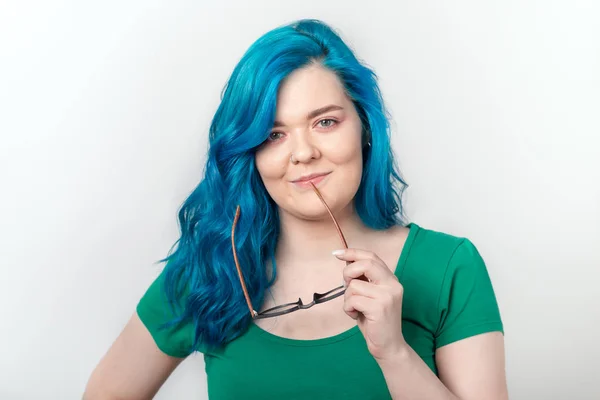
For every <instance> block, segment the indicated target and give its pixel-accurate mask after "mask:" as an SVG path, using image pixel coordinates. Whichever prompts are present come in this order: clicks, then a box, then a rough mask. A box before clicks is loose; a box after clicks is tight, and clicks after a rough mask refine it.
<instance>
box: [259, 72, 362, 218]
mask: <svg viewBox="0 0 600 400" xmlns="http://www.w3.org/2000/svg"><path fill="white" fill-rule="evenodd" d="M361 136H362V124H361V121H360V118H359V116H358V114H357V112H356V109H355V108H354V105H353V103H352V101H351V100H350V99H349V98H348V96H347V95H346V93H345V91H344V87H343V86H342V83H341V82H340V80H339V79H338V78H337V76H336V75H335V74H334V73H333V72H331V71H329V70H327V69H325V68H323V67H321V66H318V65H311V66H309V67H306V68H302V69H299V70H296V71H294V72H293V73H292V74H290V75H289V76H288V77H287V79H286V80H284V81H283V82H282V84H281V87H280V89H279V93H278V96H277V112H276V117H275V124H274V126H273V129H272V130H271V134H270V135H269V138H268V140H267V141H266V142H265V143H264V144H263V145H262V146H261V147H260V148H259V149H258V151H257V153H256V167H257V169H258V172H259V174H260V176H261V178H262V181H263V183H264V185H265V187H266V189H267V191H268V193H269V195H270V196H271V197H272V198H273V200H274V201H275V202H276V203H277V205H278V206H279V208H280V211H281V212H283V211H285V212H288V213H290V214H292V215H295V216H297V217H300V218H304V219H317V218H322V217H323V214H325V213H326V211H325V209H324V208H323V204H322V203H321V202H320V200H319V198H318V197H317V196H316V195H315V193H314V192H313V190H312V187H311V186H310V184H309V181H312V182H313V183H314V184H315V185H316V186H317V188H318V189H319V191H320V192H321V194H322V195H323V197H324V198H325V201H326V202H327V204H328V205H329V207H330V208H331V209H332V210H333V211H339V210H341V209H343V208H345V207H346V206H347V205H348V204H350V203H351V202H352V200H353V198H354V195H355V194H356V191H357V190H358V186H359V185H360V181H361V176H362V167H363V162H362V140H361ZM291 156H293V161H292V160H291V159H290V157H291Z"/></svg>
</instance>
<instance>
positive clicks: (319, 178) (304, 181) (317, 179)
mask: <svg viewBox="0 0 600 400" xmlns="http://www.w3.org/2000/svg"><path fill="white" fill-rule="evenodd" d="M329 174H330V172H328V173H326V174H322V175H316V176H314V177H312V178H309V179H302V180H297V181H294V182H292V183H293V184H294V185H296V186H298V187H301V188H310V187H311V186H310V183H311V182H312V183H313V184H314V185H318V184H319V183H320V182H321V181H323V179H325V178H327V176H329Z"/></svg>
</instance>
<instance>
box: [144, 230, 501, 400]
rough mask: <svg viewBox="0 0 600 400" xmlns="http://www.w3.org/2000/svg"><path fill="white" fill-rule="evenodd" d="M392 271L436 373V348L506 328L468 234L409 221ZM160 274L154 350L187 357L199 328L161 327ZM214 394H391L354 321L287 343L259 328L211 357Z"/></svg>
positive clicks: (413, 333)
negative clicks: (344, 327)
mask: <svg viewBox="0 0 600 400" xmlns="http://www.w3.org/2000/svg"><path fill="white" fill-rule="evenodd" d="M409 228H410V232H409V235H408V239H407V240H406V243H405V245H404V248H403V250H402V253H401V255H400V259H399V260H398V265H397V266H396V271H395V274H396V276H398V278H399V280H400V282H401V283H402V285H403V287H404V298H403V307H402V320H403V325H402V330H403V333H404V338H405V340H406V342H407V343H408V344H409V345H410V346H411V347H412V348H413V349H414V350H415V352H416V353H417V354H419V356H420V357H421V358H422V359H423V361H424V362H425V363H426V364H427V365H428V366H429V368H431V370H432V371H433V372H434V373H436V374H437V367H436V363H435V351H436V349H437V348H439V347H441V346H444V345H447V344H449V343H452V342H455V341H457V340H461V339H464V338H467V337H470V336H474V335H478V334H481V333H485V332H492V331H500V332H503V326H502V321H501V319H500V312H499V309H498V304H497V302H496V297H495V295H494V290H493V288H492V284H491V281H490V278H489V275H488V272H487V269H486V266H485V263H484V261H483V259H482V258H481V256H480V254H479V253H478V251H477V249H476V248H475V246H474V245H473V243H471V242H470V241H469V240H468V239H465V238H458V237H454V236H451V235H448V234H444V233H441V232H436V231H433V230H428V229H424V228H421V227H419V226H418V225H417V224H414V223H413V224H410V225H409ZM161 278H162V275H161V276H159V277H158V278H157V280H156V281H155V282H154V283H153V284H152V285H151V286H150V288H149V289H148V291H147V292H146V294H145V295H144V296H143V298H142V299H141V301H140V302H139V304H138V307H137V312H138V315H139V317H140V319H141V320H142V322H143V323H144V324H145V325H146V327H147V328H148V330H149V331H150V333H151V334H152V336H153V337H154V340H155V341H156V344H157V346H158V347H159V348H160V349H161V350H162V351H163V352H164V353H166V354H169V355H171V356H175V357H185V356H187V355H188V354H189V350H187V349H189V348H190V347H191V343H192V340H193V328H192V326H191V325H184V326H181V327H179V328H173V329H168V330H160V329H158V326H160V325H161V324H162V323H164V322H165V321H167V320H169V319H170V317H172V315H171V314H170V313H169V306H168V304H167V302H166V298H165V295H164V293H163V292H162V286H161V285H162V279H161ZM204 359H205V364H206V374H207V381H208V394H209V398H211V399H250V400H251V399H286V400H293V399H347V400H352V399H360V400H365V399H389V398H390V394H389V392H388V389H387V385H386V382H385V380H384V377H383V374H382V373H381V370H380V368H379V366H378V365H377V363H376V361H375V360H374V358H373V357H372V356H371V355H370V354H369V351H368V350H367V345H366V343H365V340H364V338H363V336H362V334H361V333H360V330H359V329H358V327H357V326H355V327H353V328H351V329H349V330H347V331H345V332H343V333H341V334H339V335H335V336H332V337H328V338H324V339H316V340H294V339H286V338H282V337H279V336H275V335H273V334H270V333H268V332H266V331H264V330H263V329H261V328H259V327H257V326H256V325H254V324H250V327H249V328H248V330H247V331H246V332H245V333H243V334H242V335H241V336H240V337H238V338H237V339H235V340H234V341H232V342H230V343H229V344H227V345H226V346H225V347H224V348H223V349H222V350H219V351H216V352H211V353H205V354H204Z"/></svg>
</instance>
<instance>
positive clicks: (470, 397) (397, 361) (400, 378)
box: [380, 332, 508, 400]
mask: <svg viewBox="0 0 600 400" xmlns="http://www.w3.org/2000/svg"><path fill="white" fill-rule="evenodd" d="M436 363H437V367H438V374H439V377H440V378H439V379H438V377H436V376H435V374H434V373H433V372H432V371H431V370H430V369H429V367H428V366H427V365H426V364H425V362H423V360H422V359H421V358H420V357H419V356H418V354H416V353H415V352H414V350H412V349H411V348H410V346H405V348H404V349H403V350H402V351H400V352H399V353H398V354H397V355H396V357H394V358H391V359H389V360H388V361H386V362H384V363H380V367H381V370H382V371H383V374H384V376H385V380H386V383H387V385H388V389H389V391H390V394H391V395H392V398H393V399H395V400H396V399H397V400H400V399H401V400H404V399H406V400H410V399H431V400H442V399H444V400H482V399H485V400H506V399H508V390H507V387H506V375H505V361H504V336H503V335H502V334H501V333H500V332H489V333H484V334H481V335H477V336H472V337H469V338H467V339H463V340H459V341H457V342H454V343H451V344H448V345H446V346H443V347H440V348H439V349H438V350H437V352H436Z"/></svg>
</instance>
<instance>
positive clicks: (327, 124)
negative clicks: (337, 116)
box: [318, 118, 337, 129]
mask: <svg viewBox="0 0 600 400" xmlns="http://www.w3.org/2000/svg"><path fill="white" fill-rule="evenodd" d="M336 123H337V121H336V120H334V119H331V118H328V119H322V120H320V121H319V123H318V124H319V127H321V128H325V129H327V128H331V127H332V126H334V125H335V124H336Z"/></svg>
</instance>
